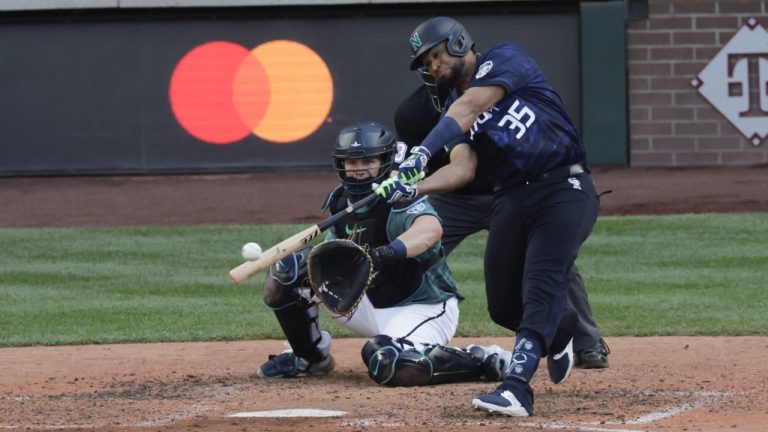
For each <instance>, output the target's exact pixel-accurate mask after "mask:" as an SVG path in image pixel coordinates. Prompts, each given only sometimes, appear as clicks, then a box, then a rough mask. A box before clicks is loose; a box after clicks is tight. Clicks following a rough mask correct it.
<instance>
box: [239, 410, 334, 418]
mask: <svg viewBox="0 0 768 432" xmlns="http://www.w3.org/2000/svg"><path fill="white" fill-rule="evenodd" d="M344 414H346V411H330V410H320V409H311V408H297V409H284V410H274V411H251V412H239V413H235V414H230V415H229V417H341V416H343V415H344Z"/></svg>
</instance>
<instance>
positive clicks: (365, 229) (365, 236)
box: [331, 194, 390, 248]
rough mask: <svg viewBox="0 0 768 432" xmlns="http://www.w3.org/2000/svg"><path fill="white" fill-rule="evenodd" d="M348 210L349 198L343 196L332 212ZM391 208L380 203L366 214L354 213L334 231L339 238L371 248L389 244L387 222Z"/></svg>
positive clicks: (341, 220)
mask: <svg viewBox="0 0 768 432" xmlns="http://www.w3.org/2000/svg"><path fill="white" fill-rule="evenodd" d="M345 208H347V196H346V194H342V195H341V196H340V197H339V198H338V199H337V200H336V202H335V203H333V204H332V205H331V212H332V213H334V214H336V213H338V212H340V211H343V210H344V209H345ZM389 211H390V208H389V206H387V205H386V203H384V202H378V203H377V204H376V205H375V206H374V207H373V208H372V209H371V210H369V211H367V212H365V213H352V214H349V215H346V216H344V217H343V218H341V219H340V220H339V221H338V222H336V224H334V229H335V230H336V234H337V235H338V236H339V238H346V239H350V240H353V241H354V242H355V243H357V244H359V245H361V246H364V245H369V246H371V248H374V247H377V246H381V245H384V244H387V243H389V239H388V238H387V220H388V219H389Z"/></svg>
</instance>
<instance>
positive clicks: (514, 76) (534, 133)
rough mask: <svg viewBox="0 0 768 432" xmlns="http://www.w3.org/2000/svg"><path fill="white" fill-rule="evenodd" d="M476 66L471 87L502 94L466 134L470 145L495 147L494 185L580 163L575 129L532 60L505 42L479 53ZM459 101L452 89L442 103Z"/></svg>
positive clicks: (509, 183) (557, 97)
mask: <svg viewBox="0 0 768 432" xmlns="http://www.w3.org/2000/svg"><path fill="white" fill-rule="evenodd" d="M477 64H478V66H477V70H476V71H475V75H474V77H473V78H472V80H471V81H470V82H469V87H483V86H491V85H493V86H500V87H503V88H504V90H505V92H506V94H505V96H504V97H503V98H502V99H501V100H500V101H499V102H497V103H496V105H494V106H493V107H492V108H491V109H490V110H488V111H487V112H485V113H483V114H481V115H480V116H479V117H478V118H477V120H476V121H475V122H474V124H473V125H472V127H471V128H470V130H469V132H468V136H469V138H470V141H471V142H472V143H473V145H475V146H483V145H487V144H489V143H492V144H493V145H495V146H496V147H497V148H498V151H499V152H500V154H498V155H497V156H498V157H496V158H495V163H494V166H493V171H494V177H495V182H496V186H500V187H504V186H509V185H513V184H517V183H520V182H522V181H526V180H529V179H534V178H536V177H537V176H539V175H541V174H543V173H545V172H547V171H549V170H551V169H553V168H557V167H560V166H565V165H571V164H575V163H578V162H582V161H583V160H584V149H583V147H582V145H581V140H580V139H579V134H578V132H577V130H576V127H575V126H574V125H573V123H572V122H571V120H570V118H569V117H568V114H566V112H565V109H564V108H563V105H562V101H561V100H560V96H559V95H558V94H557V93H556V92H555V91H554V90H552V87H551V86H550V84H549V83H548V82H547V80H546V79H545V78H544V73H543V72H542V71H541V69H540V68H539V66H538V65H537V64H536V62H535V61H534V60H533V59H532V58H530V57H529V56H528V55H527V54H526V53H525V52H524V51H522V50H521V49H520V48H519V47H517V46H516V45H514V44H511V43H508V44H501V45H497V46H495V47H493V48H492V49H490V50H488V51H487V52H485V53H483V54H478V58H477ZM459 96H460V95H459V94H458V93H457V92H456V91H455V90H452V92H451V95H450V96H449V97H448V100H447V101H446V104H447V105H450V104H451V103H452V102H453V101H455V100H456V99H457V98H458V97H459Z"/></svg>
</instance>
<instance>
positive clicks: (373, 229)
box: [326, 193, 459, 308]
mask: <svg viewBox="0 0 768 432" xmlns="http://www.w3.org/2000/svg"><path fill="white" fill-rule="evenodd" d="M348 204H349V201H348V197H347V195H346V194H345V193H341V194H338V195H336V194H332V195H331V203H330V209H331V212H332V213H337V212H339V211H343V209H345V208H346V207H347V205H348ZM425 215H430V216H436V217H437V212H436V211H435V209H434V208H433V207H432V205H431V204H429V201H428V200H427V197H422V198H420V199H418V200H416V201H412V202H408V203H399V204H395V205H393V206H391V207H390V206H389V205H388V204H387V203H386V202H383V201H379V202H377V203H376V204H374V205H373V206H372V207H369V208H366V209H362V210H361V211H358V212H356V213H353V214H350V215H348V216H345V217H343V218H342V219H341V220H340V221H338V222H337V223H336V224H334V226H333V227H331V228H330V230H329V232H328V235H327V237H326V240H330V239H334V238H347V239H350V240H353V241H355V242H356V243H358V244H359V245H361V246H366V245H367V246H368V247H369V248H370V249H373V248H376V247H378V246H382V245H385V244H388V243H389V242H390V241H392V240H394V239H395V238H397V237H398V236H399V235H400V234H402V233H404V232H405V231H407V230H408V229H409V228H410V227H411V225H413V222H414V221H415V220H416V219H417V218H418V217H420V216H425ZM367 295H368V298H369V299H370V300H371V303H373V305H374V306H375V307H377V308H385V307H394V306H405V305H409V304H435V303H442V302H444V301H445V300H447V299H449V298H451V297H459V295H458V293H457V290H456V284H455V283H454V281H453V277H452V276H451V272H450V270H449V269H448V266H447V265H446V263H445V258H444V257H443V253H442V244H441V243H440V241H437V242H436V243H435V244H433V245H432V246H431V247H430V248H429V249H428V250H426V251H425V252H423V253H422V254H421V255H418V256H416V257H413V258H406V259H404V260H401V261H399V262H398V263H396V264H394V265H392V266H391V267H388V268H386V269H383V270H382V271H379V272H378V274H377V275H376V277H375V278H374V280H373V285H372V287H371V288H370V289H369V290H368V292H367Z"/></svg>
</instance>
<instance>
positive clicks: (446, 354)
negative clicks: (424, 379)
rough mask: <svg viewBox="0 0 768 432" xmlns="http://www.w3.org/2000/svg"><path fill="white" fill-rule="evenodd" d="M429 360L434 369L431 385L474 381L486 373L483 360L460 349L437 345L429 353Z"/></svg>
mask: <svg viewBox="0 0 768 432" xmlns="http://www.w3.org/2000/svg"><path fill="white" fill-rule="evenodd" d="M427 358H429V360H430V362H431V363H432V367H433V372H432V379H431V380H430V381H429V383H430V384H443V383H455V382H463V381H473V380H477V379H479V378H480V377H482V376H483V375H484V373H485V367H484V365H483V362H482V360H480V359H479V358H477V357H475V356H474V355H472V354H470V353H468V352H466V351H464V350H460V349H458V348H451V347H445V346H442V345H437V346H435V347H433V348H432V349H431V350H430V351H429V353H428V354H427Z"/></svg>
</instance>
